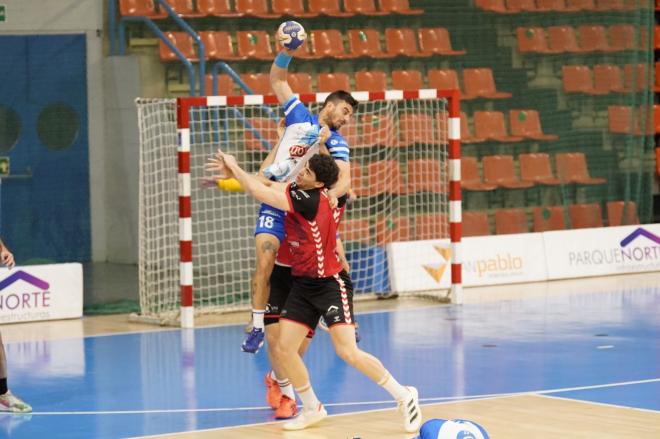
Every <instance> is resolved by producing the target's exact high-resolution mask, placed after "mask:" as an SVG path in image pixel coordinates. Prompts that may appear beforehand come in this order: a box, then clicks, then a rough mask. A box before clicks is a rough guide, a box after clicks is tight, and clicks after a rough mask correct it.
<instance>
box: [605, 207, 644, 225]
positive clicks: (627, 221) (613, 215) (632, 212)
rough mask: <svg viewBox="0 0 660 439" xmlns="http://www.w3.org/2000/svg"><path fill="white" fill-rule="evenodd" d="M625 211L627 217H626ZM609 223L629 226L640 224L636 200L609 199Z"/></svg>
mask: <svg viewBox="0 0 660 439" xmlns="http://www.w3.org/2000/svg"><path fill="white" fill-rule="evenodd" d="M624 212H625V218H624ZM607 224H608V225H610V226H627V225H631V224H639V217H638V216H637V205H636V204H635V202H634V201H628V202H627V203H626V202H624V201H608V202H607Z"/></svg>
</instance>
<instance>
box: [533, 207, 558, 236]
mask: <svg viewBox="0 0 660 439" xmlns="http://www.w3.org/2000/svg"><path fill="white" fill-rule="evenodd" d="M533 216H534V231H535V232H547V231H551V230H564V229H566V220H565V219H564V208H563V207H562V206H542V207H535V208H534V210H533Z"/></svg>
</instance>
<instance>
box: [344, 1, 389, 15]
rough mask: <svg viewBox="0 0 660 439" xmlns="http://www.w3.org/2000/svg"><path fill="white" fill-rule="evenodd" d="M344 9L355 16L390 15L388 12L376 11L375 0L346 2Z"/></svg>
mask: <svg viewBox="0 0 660 439" xmlns="http://www.w3.org/2000/svg"><path fill="white" fill-rule="evenodd" d="M344 9H345V10H346V12H352V13H354V14H360V15H370V16H382V15H389V12H388V11H380V10H378V9H376V2H375V0H344Z"/></svg>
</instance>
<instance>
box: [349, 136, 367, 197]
mask: <svg viewBox="0 0 660 439" xmlns="http://www.w3.org/2000/svg"><path fill="white" fill-rule="evenodd" d="M351 146H353V145H351ZM351 189H352V190H353V192H355V195H357V196H358V197H362V196H365V195H367V193H368V192H367V191H366V190H365V187H364V174H363V172H362V165H360V163H358V162H351Z"/></svg>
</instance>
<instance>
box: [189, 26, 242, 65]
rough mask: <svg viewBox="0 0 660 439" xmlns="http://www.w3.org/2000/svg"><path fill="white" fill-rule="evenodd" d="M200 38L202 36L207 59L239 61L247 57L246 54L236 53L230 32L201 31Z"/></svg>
mask: <svg viewBox="0 0 660 439" xmlns="http://www.w3.org/2000/svg"><path fill="white" fill-rule="evenodd" d="M199 38H201V40H202V42H203V43H204V50H205V52H206V59H212V60H223V61H225V60H227V61H239V60H244V59H247V57H245V56H239V55H237V54H236V53H234V48H233V46H232V41H231V35H229V32H224V31H216V32H200V33H199Z"/></svg>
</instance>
